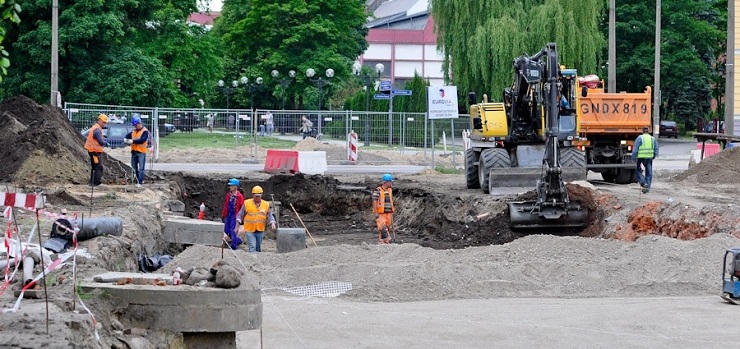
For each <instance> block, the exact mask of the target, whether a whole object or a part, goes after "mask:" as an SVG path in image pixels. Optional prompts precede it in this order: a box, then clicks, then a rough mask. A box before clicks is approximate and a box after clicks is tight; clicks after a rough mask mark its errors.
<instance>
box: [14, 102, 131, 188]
mask: <svg viewBox="0 0 740 349" xmlns="http://www.w3.org/2000/svg"><path fill="white" fill-rule="evenodd" d="M84 144H85V141H84V139H83V138H82V136H81V135H80V133H79V132H78V131H77V130H76V129H75V128H74V127H73V126H72V124H70V123H69V120H68V119H67V117H66V116H65V115H64V113H62V111H61V109H59V108H56V107H52V106H49V105H43V106H42V105H38V104H36V102H34V101H32V100H31V99H29V98H27V97H25V96H16V97H12V98H10V99H7V100H5V101H3V102H1V103H0V163H1V164H3V166H1V167H0V182H15V183H17V184H19V185H21V186H28V185H33V186H47V185H49V184H52V183H74V184H84V183H87V182H88V179H89V177H90V165H89V164H88V162H89V158H88V155H87V151H86V150H85V148H84ZM105 157H106V159H104V161H105V162H104V163H105V165H106V169H105V176H104V180H105V181H106V182H109V183H110V182H113V181H116V179H117V178H124V174H125V173H127V172H128V171H130V168H129V167H128V166H126V165H124V164H121V163H119V162H118V161H116V160H114V159H112V158H108V157H107V156H105Z"/></svg>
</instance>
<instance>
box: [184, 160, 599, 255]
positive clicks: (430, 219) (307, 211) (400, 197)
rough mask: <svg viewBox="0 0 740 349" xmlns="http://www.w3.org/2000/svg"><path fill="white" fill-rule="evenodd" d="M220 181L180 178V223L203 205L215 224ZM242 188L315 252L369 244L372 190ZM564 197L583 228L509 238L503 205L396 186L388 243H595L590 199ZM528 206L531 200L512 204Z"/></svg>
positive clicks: (299, 180) (246, 183)
mask: <svg viewBox="0 0 740 349" xmlns="http://www.w3.org/2000/svg"><path fill="white" fill-rule="evenodd" d="M227 180H228V179H227V178H225V177H224V178H219V177H198V176H188V175H180V177H179V178H177V180H176V181H177V182H178V183H179V186H180V188H179V191H180V195H181V200H182V201H183V202H185V215H186V216H189V217H193V218H195V217H197V216H198V211H199V206H200V204H201V202H203V203H205V206H206V219H209V220H220V218H221V217H220V215H221V210H222V208H223V204H224V196H225V193H226V190H227V188H226V186H225V183H226V182H227ZM241 184H242V190H243V191H244V192H245V197H247V198H248V197H249V190H250V189H251V188H252V186H254V185H260V186H262V187H263V189H264V191H265V196H264V198H265V199H267V200H273V201H275V202H279V204H280V205H279V206H280V210H279V212H280V217H279V222H280V225H281V226H283V227H302V223H301V220H302V221H303V223H304V224H305V225H306V227H307V228H308V230H309V232H310V233H311V234H312V236H313V237H314V238H315V239H316V240H317V241H318V244H319V245H324V246H326V245H336V244H362V243H375V242H376V239H377V236H376V233H375V223H374V215H373V213H372V212H370V207H371V190H372V188H374V187H375V186H377V183H375V182H372V183H370V182H361V183H340V182H339V181H338V180H337V179H335V178H332V177H328V176H303V175H300V174H299V175H276V176H272V177H270V178H269V179H267V180H264V181H250V180H243V181H242V182H241ZM569 192H570V195H571V198H573V199H574V200H577V201H580V202H581V204H582V205H583V206H585V207H586V208H588V209H589V212H590V215H589V223H590V224H589V227H588V228H586V229H551V230H537V231H531V230H530V231H516V230H512V229H511V228H509V214H508V208H507V204H506V201H505V200H504V199H502V198H495V197H492V196H488V195H480V193H478V192H473V191H467V192H466V191H457V192H453V191H450V190H448V191H444V190H437V189H435V188H429V187H424V186H420V185H418V184H416V183H412V182H410V181H404V180H397V181H396V182H395V183H394V197H396V198H397V199H396V208H397V212H396V214H395V215H394V222H395V223H394V225H395V226H396V228H395V230H396V231H395V241H396V242H399V243H404V242H405V243H417V244H419V245H421V246H426V247H431V248H435V249H450V248H452V249H459V248H466V247H470V246H484V245H491V244H504V243H507V242H511V241H513V240H515V239H517V238H519V237H522V236H524V235H528V234H533V233H547V234H557V235H581V236H598V235H600V234H601V232H602V230H603V221H604V220H603V217H604V213H603V212H602V211H601V209H600V208H599V206H598V205H597V204H596V202H595V201H594V199H593V194H592V191H591V190H590V189H586V188H582V187H579V186H569ZM532 198H534V192H529V193H526V194H524V195H521V196H519V197H517V198H516V199H515V200H528V199H532ZM509 199H510V198H509ZM291 205H292V206H293V207H294V208H295V212H297V215H296V213H294V212H293V208H291ZM299 218H300V219H299Z"/></svg>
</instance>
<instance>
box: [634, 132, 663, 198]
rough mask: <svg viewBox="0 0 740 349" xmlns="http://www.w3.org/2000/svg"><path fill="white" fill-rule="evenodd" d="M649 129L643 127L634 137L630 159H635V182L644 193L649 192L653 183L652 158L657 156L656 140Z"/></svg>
mask: <svg viewBox="0 0 740 349" xmlns="http://www.w3.org/2000/svg"><path fill="white" fill-rule="evenodd" d="M649 131H650V130H649V129H648V127H643V128H642V134H641V135H639V136H638V137H637V139H635V144H634V145H633V147H632V161H637V168H636V171H637V182H638V183H640V186H641V187H642V192H643V193H644V194H647V193H648V192H650V187H651V185H652V183H653V159H655V158H656V157H658V142H656V141H655V138H654V137H653V136H651V135H650V133H649ZM643 170H644V171H645V173H644V174H643Z"/></svg>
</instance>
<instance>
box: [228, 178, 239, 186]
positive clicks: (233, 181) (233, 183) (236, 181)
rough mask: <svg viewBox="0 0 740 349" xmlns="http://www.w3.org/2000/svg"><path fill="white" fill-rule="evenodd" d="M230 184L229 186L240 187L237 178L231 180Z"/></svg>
mask: <svg viewBox="0 0 740 349" xmlns="http://www.w3.org/2000/svg"><path fill="white" fill-rule="evenodd" d="M228 184H229V185H235V186H237V187H238V186H239V180H238V179H236V178H232V179H229V183H228Z"/></svg>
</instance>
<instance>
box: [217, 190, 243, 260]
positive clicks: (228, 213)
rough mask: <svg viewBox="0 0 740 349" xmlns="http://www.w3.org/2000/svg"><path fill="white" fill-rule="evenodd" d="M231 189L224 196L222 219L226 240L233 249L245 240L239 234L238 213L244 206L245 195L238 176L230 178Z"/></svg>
mask: <svg viewBox="0 0 740 349" xmlns="http://www.w3.org/2000/svg"><path fill="white" fill-rule="evenodd" d="M227 184H228V186H229V191H228V192H227V193H226V197H225V198H224V209H223V210H222V211H221V221H223V222H224V241H225V242H226V243H228V244H229V247H230V248H231V249H232V250H235V249H237V248H238V247H239V245H241V243H242V242H243V241H242V239H240V238H239V236H237V225H236V217H237V213H239V212H240V211H241V210H242V207H243V206H244V195H242V193H241V191H240V190H239V189H240V185H239V180H238V179H236V178H232V179H229V182H228V183H227Z"/></svg>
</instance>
